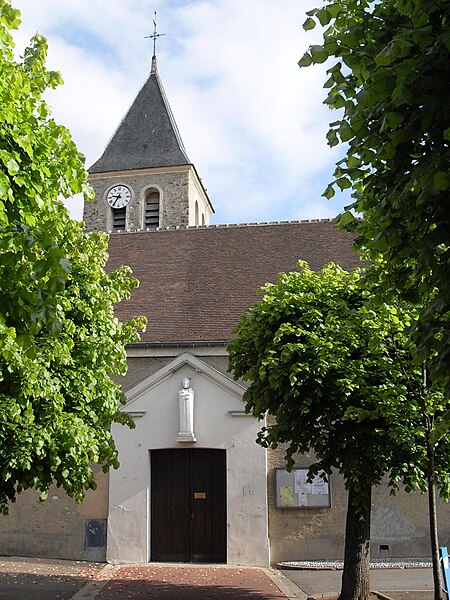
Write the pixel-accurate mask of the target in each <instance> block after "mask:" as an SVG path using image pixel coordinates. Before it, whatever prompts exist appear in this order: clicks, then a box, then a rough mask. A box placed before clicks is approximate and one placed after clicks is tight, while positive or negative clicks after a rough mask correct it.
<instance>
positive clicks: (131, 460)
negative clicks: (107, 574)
mask: <svg viewBox="0 0 450 600" xmlns="http://www.w3.org/2000/svg"><path fill="white" fill-rule="evenodd" d="M196 360H197V363H196V364H195V365H194V366H192V365H191V364H182V365H181V366H180V365H179V364H178V365H176V366H177V370H175V371H174V372H171V370H170V365H169V366H168V367H165V368H164V369H162V370H161V373H162V375H161V376H160V377H159V380H158V373H157V374H155V375H153V376H152V377H151V378H149V380H148V381H147V383H146V381H144V382H142V383H140V384H138V385H137V386H136V387H135V388H134V389H133V390H130V392H129V393H128V395H129V397H130V396H131V397H132V398H133V397H134V399H133V400H132V401H131V402H130V403H129V404H128V405H127V407H126V408H125V410H126V411H127V412H131V413H133V414H135V415H137V414H138V413H144V414H143V415H142V416H137V417H135V422H136V429H134V430H129V429H128V428H125V427H117V426H116V427H114V428H113V431H112V433H113V436H114V439H115V441H116V445H117V447H118V450H119V460H120V463H121V466H120V469H119V470H117V471H113V472H111V476H110V498H109V499H110V501H109V507H110V509H109V510H110V512H109V519H108V548H107V560H108V561H109V562H113V563H122V562H123V563H127V562H146V561H148V560H149V557H150V536H149V531H150V527H151V523H149V498H150V489H149V486H150V457H149V450H152V449H160V448H183V447H187V448H188V447H197V448H222V449H225V450H226V455H227V529H228V534H227V555H228V563H230V564H242V565H268V564H269V550H268V528H267V492H266V453H265V451H264V450H263V449H262V448H260V447H259V446H258V445H257V444H256V443H255V439H256V435H257V432H258V431H259V429H260V426H261V424H260V423H258V422H257V421H255V420H254V419H253V418H252V417H248V416H232V415H231V414H230V411H242V410H243V404H242V401H241V399H240V397H238V396H240V392H239V389H238V385H237V384H235V383H234V382H233V381H232V380H230V379H228V378H227V377H225V376H224V375H222V374H220V373H219V372H218V371H216V372H215V373H213V371H214V370H213V369H211V367H209V366H208V365H206V364H204V363H203V367H202V368H201V369H199V368H198V367H199V366H200V365H201V363H200V361H198V359H196ZM200 371H201V372H200ZM211 373H212V374H213V375H214V378H211V377H210V376H209V375H211ZM183 377H190V378H191V387H192V388H194V390H195V407H194V431H195V436H196V439H197V442H195V443H191V442H189V443H183V442H176V441H175V437H176V435H177V433H178V430H179V415H178V390H179V389H180V387H181V382H182V379H183ZM149 381H150V383H149Z"/></svg>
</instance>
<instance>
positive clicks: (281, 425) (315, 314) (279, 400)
mask: <svg viewBox="0 0 450 600" xmlns="http://www.w3.org/2000/svg"><path fill="white" fill-rule="evenodd" d="M299 266H300V270H299V272H293V273H289V274H284V273H282V274H280V275H279V278H278V281H277V282H276V283H275V284H268V285H266V286H265V287H264V288H262V294H263V297H262V299H261V301H260V302H258V303H257V304H255V305H254V306H253V308H251V309H249V310H248V311H246V313H245V314H244V315H243V317H242V318H241V320H240V321H239V323H238V325H237V327H236V330H235V333H236V338H235V339H233V340H232V341H231V343H230V345H229V360H230V371H231V372H232V373H233V375H234V376H235V377H236V378H243V379H244V380H247V381H249V382H250V386H249V388H248V389H247V391H246V392H245V394H244V401H245V403H246V410H247V412H251V413H252V414H253V415H254V416H255V417H257V418H259V419H263V418H264V417H265V416H266V414H268V415H269V416H270V417H271V419H272V420H271V421H269V424H268V425H267V426H265V427H263V428H262V429H261V432H260V433H259V435H258V443H260V444H261V445H262V446H264V447H270V448H276V447H277V445H278V444H280V443H286V444H287V445H288V446H287V451H286V455H285V458H286V461H287V465H288V468H290V467H292V466H293V464H294V460H295V455H296V454H297V453H305V452H307V451H309V450H310V449H312V450H313V451H314V453H315V456H316V462H315V463H314V464H313V465H312V466H311V468H310V475H311V476H314V475H316V474H318V473H320V472H321V471H324V472H325V473H326V474H329V473H331V471H332V470H337V471H338V472H339V473H341V474H342V475H343V477H344V480H345V485H346V488H347V490H348V510H347V522H346V535H345V557H344V572H343V578H342V589H341V595H340V598H341V600H367V598H368V597H369V591H370V581H369V559H370V548H369V545H370V510H371V489H372V486H374V485H378V484H380V482H381V480H382V478H383V477H384V476H387V481H388V486H390V488H391V490H393V491H396V490H397V489H398V485H399V484H400V483H402V484H403V485H404V486H405V489H406V491H412V490H414V489H421V490H422V491H425V489H426V477H425V473H426V470H427V434H426V431H425V427H424V414H426V415H428V417H430V416H433V417H435V416H438V415H439V414H441V413H442V411H443V410H444V406H445V402H444V396H443V394H442V393H441V392H440V391H439V390H436V389H433V388H430V387H427V388H425V387H424V385H423V378H422V369H421V367H420V366H419V367H416V366H414V365H413V363H412V360H411V353H410V347H409V344H408V335H407V332H408V328H409V327H410V326H411V324H412V322H413V320H414V319H415V318H416V315H415V311H413V310H412V309H411V308H409V307H408V305H406V304H405V303H402V302H400V301H399V302H398V303H397V304H396V306H393V305H389V304H387V303H382V304H381V303H380V304H375V305H374V306H375V308H374V307H371V305H370V300H371V297H372V293H371V291H370V290H369V289H368V288H367V285H366V283H365V280H364V279H363V272H361V271H356V272H353V273H347V272H345V271H343V270H341V269H340V268H339V267H336V266H335V265H333V264H330V265H327V266H325V267H324V268H323V269H322V271H320V272H317V273H315V272H313V271H311V270H310V269H309V267H308V265H307V264H306V263H299ZM440 447H441V448H444V449H445V450H446V452H448V449H449V447H450V446H449V440H448V439H447V438H446V437H444V438H442V439H441V441H440ZM434 477H435V481H436V482H437V483H438V485H439V486H440V488H441V491H442V493H443V494H444V495H445V496H448V493H449V481H448V479H449V473H448V467H447V465H445V461H443V460H441V462H440V461H439V460H437V463H436V473H435V475H434Z"/></svg>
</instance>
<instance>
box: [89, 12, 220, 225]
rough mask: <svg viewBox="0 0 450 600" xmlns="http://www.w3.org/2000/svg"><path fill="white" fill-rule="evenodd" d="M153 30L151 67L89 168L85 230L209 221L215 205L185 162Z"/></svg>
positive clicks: (184, 151) (188, 161)
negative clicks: (91, 198) (91, 197)
mask: <svg viewBox="0 0 450 600" xmlns="http://www.w3.org/2000/svg"><path fill="white" fill-rule="evenodd" d="M153 23H154V26H155V28H154V33H153V35H152V36H149V37H151V38H152V39H153V44H154V45H153V57H152V63H151V71H150V75H149V76H148V79H147V81H146V82H145V83H144V85H143V87H142V89H141V90H140V92H139V93H138V95H137V96H136V98H135V100H134V102H133V103H132V105H131V107H130V109H129V110H128V112H127V114H126V116H125V118H124V119H123V120H122V121H121V123H120V124H119V126H118V128H117V130H116V132H115V133H114V135H113V136H112V138H111V140H110V142H109V143H108V145H107V146H106V149H105V151H104V152H103V154H102V156H101V157H100V158H99V159H98V160H97V161H96V162H95V163H94V164H93V165H92V166H91V167H90V169H89V175H90V177H89V180H90V182H91V184H92V186H93V187H94V189H95V192H96V198H95V200H94V202H93V203H85V206H84V215H83V218H84V220H85V222H86V226H87V228H88V229H89V230H98V229H100V230H102V229H103V230H104V229H106V230H107V231H117V232H119V231H135V230H155V229H161V228H167V227H188V226H192V225H208V224H209V217H210V215H211V214H212V213H213V212H214V208H213V206H212V204H211V202H210V200H209V198H208V195H207V193H206V189H205V188H204V186H203V184H202V181H201V179H200V178H199V177H198V174H197V171H196V169H195V167H194V165H193V164H192V163H191V161H190V160H189V158H188V156H187V154H186V150H185V148H184V145H183V142H182V140H181V136H180V133H179V131H178V127H177V125H176V123H175V119H174V118H173V114H172V111H171V109H170V106H169V102H168V100H167V97H166V94H165V92H164V88H163V85H162V83H161V80H160V77H159V74H158V69H157V63H156V53H155V40H156V38H157V37H159V36H160V35H163V34H158V33H156V18H155V19H154V20H153Z"/></svg>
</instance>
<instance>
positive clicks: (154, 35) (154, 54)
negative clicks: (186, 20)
mask: <svg viewBox="0 0 450 600" xmlns="http://www.w3.org/2000/svg"><path fill="white" fill-rule="evenodd" d="M163 35H166V34H165V33H158V30H157V24H156V10H155V12H154V14H153V33H152V35H146V36H145V39H151V40H153V56H152V73H154V72H155V71H156V38H159V37H161V36H163Z"/></svg>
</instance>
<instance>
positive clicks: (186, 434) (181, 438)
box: [176, 377, 196, 442]
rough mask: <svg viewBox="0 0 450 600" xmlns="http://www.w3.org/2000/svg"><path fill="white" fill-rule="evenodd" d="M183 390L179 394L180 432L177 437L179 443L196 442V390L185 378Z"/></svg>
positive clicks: (187, 378)
mask: <svg viewBox="0 0 450 600" xmlns="http://www.w3.org/2000/svg"><path fill="white" fill-rule="evenodd" d="M181 385H182V388H181V390H180V391H179V392H178V407H179V411H180V431H179V432H178V435H177V437H176V441H177V442H195V441H196V440H195V435H194V390H193V389H192V388H191V380H190V379H189V377H184V379H183V382H182V384H181Z"/></svg>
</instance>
